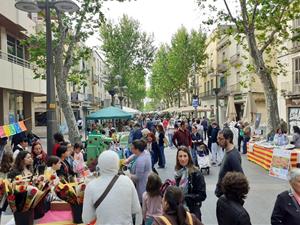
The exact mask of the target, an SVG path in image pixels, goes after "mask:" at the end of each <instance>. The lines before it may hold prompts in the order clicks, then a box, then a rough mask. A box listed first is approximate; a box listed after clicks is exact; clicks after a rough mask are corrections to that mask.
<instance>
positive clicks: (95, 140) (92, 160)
mask: <svg viewBox="0 0 300 225" xmlns="http://www.w3.org/2000/svg"><path fill="white" fill-rule="evenodd" d="M132 117H133V114H132V113H128V112H125V111H123V110H122V109H120V108H118V107H107V108H104V109H101V110H99V111H97V112H94V113H92V114H90V115H88V116H87V117H86V120H108V119H111V120H114V119H130V118H132ZM126 135H127V138H126ZM86 139H87V165H88V166H89V168H90V170H91V171H93V170H94V169H95V166H96V164H97V158H98V156H99V155H100V153H101V152H102V151H104V150H106V149H108V148H109V145H110V143H111V142H112V141H113V139H112V138H109V137H106V136H104V135H102V134H99V133H95V134H92V133H91V134H89V135H88V136H87V138H86ZM118 140H120V141H121V143H122V144H124V142H126V140H127V142H128V133H127V134H125V133H119V135H118ZM120 158H121V157H120Z"/></svg>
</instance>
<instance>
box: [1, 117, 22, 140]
mask: <svg viewBox="0 0 300 225" xmlns="http://www.w3.org/2000/svg"><path fill="white" fill-rule="evenodd" d="M26 130H27V128H26V126H25V123H24V120H23V121H20V122H18V123H12V124H8V125H3V126H0V137H9V136H12V135H15V134H18V133H21V132H23V131H26Z"/></svg>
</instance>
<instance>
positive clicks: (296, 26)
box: [293, 18, 300, 48]
mask: <svg viewBox="0 0 300 225" xmlns="http://www.w3.org/2000/svg"><path fill="white" fill-rule="evenodd" d="M293 29H297V30H298V31H294V32H295V33H294V34H293V38H297V40H294V41H293V48H298V47H300V41H299V38H300V32H299V29H300V18H298V19H295V20H294V21H293Z"/></svg>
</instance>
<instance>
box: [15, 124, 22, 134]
mask: <svg viewBox="0 0 300 225" xmlns="http://www.w3.org/2000/svg"><path fill="white" fill-rule="evenodd" d="M14 127H15V130H16V133H17V134H18V133H21V132H22V129H21V127H20V125H19V124H18V123H14Z"/></svg>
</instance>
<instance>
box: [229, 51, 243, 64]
mask: <svg viewBox="0 0 300 225" xmlns="http://www.w3.org/2000/svg"><path fill="white" fill-rule="evenodd" d="M229 61H230V64H232V65H234V66H238V65H239V64H241V57H240V53H237V54H234V55H233V56H231V57H230V60H229Z"/></svg>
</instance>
